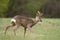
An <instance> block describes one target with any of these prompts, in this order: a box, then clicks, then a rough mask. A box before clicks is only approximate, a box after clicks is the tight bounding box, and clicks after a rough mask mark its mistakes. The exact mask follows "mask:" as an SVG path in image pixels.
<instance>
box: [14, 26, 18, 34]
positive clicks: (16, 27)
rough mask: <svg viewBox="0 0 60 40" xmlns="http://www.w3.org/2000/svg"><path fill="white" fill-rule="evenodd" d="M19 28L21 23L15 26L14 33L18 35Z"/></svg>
mask: <svg viewBox="0 0 60 40" xmlns="http://www.w3.org/2000/svg"><path fill="white" fill-rule="evenodd" d="M18 28H19V25H16V26H15V28H14V29H13V31H14V35H16V30H17V29H18Z"/></svg>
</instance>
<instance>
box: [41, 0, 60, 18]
mask: <svg viewBox="0 0 60 40" xmlns="http://www.w3.org/2000/svg"><path fill="white" fill-rule="evenodd" d="M40 11H41V12H43V13H44V16H45V17H50V18H60V0H49V1H48V2H47V3H46V4H44V5H43V6H42V7H41V9H40Z"/></svg>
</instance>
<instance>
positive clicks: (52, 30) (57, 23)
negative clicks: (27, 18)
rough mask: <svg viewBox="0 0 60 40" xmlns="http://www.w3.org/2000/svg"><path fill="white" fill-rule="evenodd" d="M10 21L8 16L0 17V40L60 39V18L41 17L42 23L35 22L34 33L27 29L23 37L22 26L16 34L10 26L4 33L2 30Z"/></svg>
mask: <svg viewBox="0 0 60 40" xmlns="http://www.w3.org/2000/svg"><path fill="white" fill-rule="evenodd" d="M9 23H10V18H0V25H1V26H0V40H60V19H58V18H56V19H54V18H52V19H50V18H43V19H42V23H37V24H36V25H35V26H34V27H33V28H32V29H33V30H34V31H35V32H36V33H32V32H30V31H29V30H27V33H26V36H25V38H24V34H23V32H24V31H23V27H20V28H19V29H18V30H17V35H16V36H15V35H14V33H13V28H10V29H9V30H8V31H7V34H6V35H5V34H4V33H3V32H2V31H3V29H4V28H5V27H6V26H7V25H8V24H9Z"/></svg>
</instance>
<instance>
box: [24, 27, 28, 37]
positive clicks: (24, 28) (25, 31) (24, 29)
mask: <svg viewBox="0 0 60 40" xmlns="http://www.w3.org/2000/svg"><path fill="white" fill-rule="evenodd" d="M26 29H27V28H26V27H25V28H24V37H25V34H26Z"/></svg>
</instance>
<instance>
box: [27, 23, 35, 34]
mask: <svg viewBox="0 0 60 40" xmlns="http://www.w3.org/2000/svg"><path fill="white" fill-rule="evenodd" d="M27 28H28V29H29V30H30V32H32V33H33V32H34V31H33V30H32V28H31V24H28V25H27Z"/></svg>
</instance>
